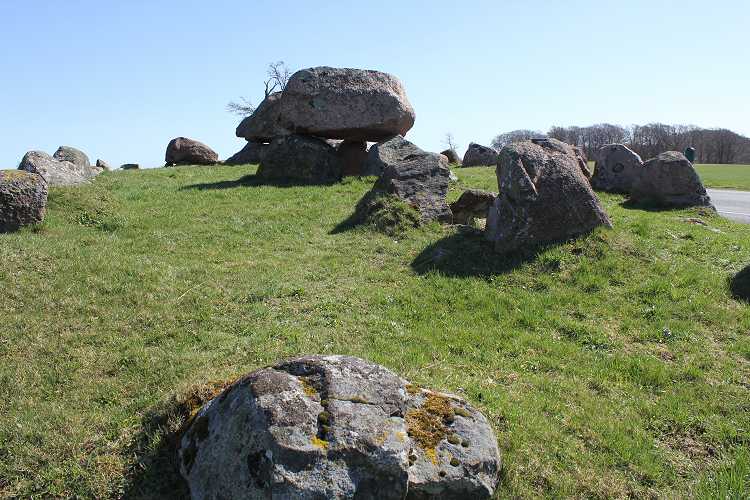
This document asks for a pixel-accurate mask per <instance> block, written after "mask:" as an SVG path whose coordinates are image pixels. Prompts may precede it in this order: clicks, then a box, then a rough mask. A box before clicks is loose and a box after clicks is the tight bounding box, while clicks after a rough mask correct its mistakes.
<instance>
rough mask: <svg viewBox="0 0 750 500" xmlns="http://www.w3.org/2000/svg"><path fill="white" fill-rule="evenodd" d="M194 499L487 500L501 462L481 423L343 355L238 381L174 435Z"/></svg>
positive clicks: (461, 406) (455, 405)
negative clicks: (180, 434) (180, 433)
mask: <svg viewBox="0 0 750 500" xmlns="http://www.w3.org/2000/svg"><path fill="white" fill-rule="evenodd" d="M178 458H179V465H180V472H181V474H182V476H183V477H184V478H185V479H186V481H187V483H188V486H189V488H190V494H191V496H192V498H194V499H199V498H200V499H202V498H309V499H324V498H362V499H404V498H407V499H426V498H447V499H480V498H490V497H491V495H492V494H493V492H494V489H495V487H496V485H497V482H498V474H499V472H500V466H501V462H500V455H499V451H498V447H497V442H496V438H495V436H494V434H493V431H492V428H491V427H490V425H489V423H488V421H487V419H486V418H485V417H484V416H483V415H482V414H481V413H479V412H478V411H477V410H476V409H474V408H473V407H472V406H471V405H469V404H468V403H467V402H466V401H464V400H463V399H461V398H459V397H457V396H453V395H450V394H443V393H440V392H435V391H431V390H427V389H422V388H419V387H417V386H414V385H412V384H409V383H408V382H407V381H406V380H404V379H402V378H401V377H399V376H397V375H396V374H394V373H393V372H391V371H390V370H388V369H386V368H384V367H382V366H379V365H376V364H372V363H369V362H367V361H364V360H361V359H358V358H353V357H348V356H306V357H302V358H297V359H292V360H289V361H284V362H281V363H278V364H276V365H274V366H271V367H269V368H263V369H260V370H257V371H255V372H252V373H250V374H248V375H247V376H245V377H243V378H241V379H240V380H238V381H237V382H235V383H234V384H232V385H231V386H229V387H228V388H227V389H225V390H224V392H223V393H221V394H220V395H219V396H217V397H216V398H214V399H213V400H211V401H209V402H208V403H206V404H205V405H204V406H203V408H201V409H200V410H199V411H198V412H197V414H196V415H195V416H194V418H193V419H192V421H191V422H190V423H189V426H188V427H187V429H186V431H185V432H184V433H183V434H182V437H181V440H180V443H179V450H178Z"/></svg>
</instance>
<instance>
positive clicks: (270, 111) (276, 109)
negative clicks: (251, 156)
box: [235, 92, 291, 142]
mask: <svg viewBox="0 0 750 500" xmlns="http://www.w3.org/2000/svg"><path fill="white" fill-rule="evenodd" d="M280 102H281V92H274V93H272V94H270V95H268V97H266V98H265V99H263V101H262V102H261V103H260V105H259V106H258V107H257V108H255V111H254V112H253V114H252V115H250V116H248V117H246V118H245V119H243V120H242V121H241V122H240V124H239V125H238V126H237V130H236V131H235V134H236V135H237V137H244V138H245V139H247V140H248V141H254V142H271V141H272V140H273V139H274V138H276V137H281V136H284V135H289V134H291V132H290V131H289V130H287V129H286V128H284V127H283V126H281V124H280V112H281V107H280V106H279V104H280Z"/></svg>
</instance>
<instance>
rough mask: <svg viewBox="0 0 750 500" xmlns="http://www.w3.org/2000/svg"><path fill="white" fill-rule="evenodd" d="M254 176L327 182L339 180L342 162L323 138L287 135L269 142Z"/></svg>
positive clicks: (286, 180) (282, 179) (277, 180)
mask: <svg viewBox="0 0 750 500" xmlns="http://www.w3.org/2000/svg"><path fill="white" fill-rule="evenodd" d="M257 175H258V177H260V178H262V179H266V180H272V181H276V182H282V183H283V182H289V183H306V184H328V183H331V182H336V181H338V180H340V179H341V162H340V161H339V157H338V156H337V154H336V149H335V148H334V147H333V146H331V145H330V144H328V143H327V142H326V141H324V140H322V139H317V138H315V137H308V136H303V135H289V136H284V137H278V138H276V139H274V140H273V141H272V142H271V144H269V145H268V147H267V148H266V151H265V153H264V154H263V159H262V161H261V163H260V167H259V168H258V173H257Z"/></svg>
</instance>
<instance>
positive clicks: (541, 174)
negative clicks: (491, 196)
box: [485, 139, 611, 253]
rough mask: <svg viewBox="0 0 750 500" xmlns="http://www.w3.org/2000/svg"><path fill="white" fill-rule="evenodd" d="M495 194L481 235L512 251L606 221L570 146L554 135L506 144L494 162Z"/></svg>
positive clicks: (608, 224)
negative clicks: (544, 138) (496, 191)
mask: <svg viewBox="0 0 750 500" xmlns="http://www.w3.org/2000/svg"><path fill="white" fill-rule="evenodd" d="M496 172H497V181H498V191H499V194H498V197H497V199H496V200H495V203H494V204H493V206H492V207H491V208H490V210H489V211H488V216H487V227H486V230H485V237H486V238H487V239H488V240H490V241H492V242H493V243H494V245H495V250H496V251H498V252H501V253H505V252H512V251H517V250H521V249H526V248H533V247H535V246H539V245H543V244H547V243H553V242H559V241H564V240H567V239H569V238H573V237H576V236H580V235H583V234H586V233H588V232H590V231H592V230H593V229H594V228H596V227H598V226H606V227H611V222H610V220H609V217H608V216H607V214H606V212H605V211H604V208H603V207H602V205H601V203H600V202H599V199H598V198H597V197H596V194H595V193H594V192H593V191H592V189H591V186H590V185H589V182H588V179H587V178H586V175H585V174H584V172H583V171H582V169H581V165H580V164H579V161H578V158H577V156H576V154H575V151H574V150H573V148H572V147H571V146H570V145H568V144H565V143H564V142H560V141H558V140H556V139H546V140H543V141H535V142H531V141H523V142H516V143H513V144H509V145H507V146H505V147H504V148H503V149H502V150H501V151H500V153H499V156H498V163H497V170H496Z"/></svg>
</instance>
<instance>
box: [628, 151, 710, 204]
mask: <svg viewBox="0 0 750 500" xmlns="http://www.w3.org/2000/svg"><path fill="white" fill-rule="evenodd" d="M630 200H631V201H633V202H635V203H649V204H654V205H658V206H662V207H666V208H679V207H692V206H712V205H711V198H709V196H708V194H707V193H706V188H705V187H703V183H702V182H701V179H700V177H699V176H698V172H696V171H695V168H693V164H692V163H690V162H689V161H688V160H687V158H685V155H683V154H682V153H679V152H677V151H667V152H666V153H662V154H660V155H659V156H657V157H656V158H652V159H650V160H648V161H647V162H646V163H644V164H643V168H642V169H641V170H640V173H639V175H638V177H637V178H636V179H635V181H634V182H633V186H632V188H631V191H630Z"/></svg>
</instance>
